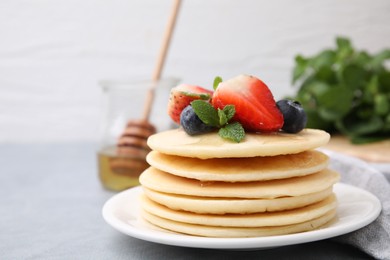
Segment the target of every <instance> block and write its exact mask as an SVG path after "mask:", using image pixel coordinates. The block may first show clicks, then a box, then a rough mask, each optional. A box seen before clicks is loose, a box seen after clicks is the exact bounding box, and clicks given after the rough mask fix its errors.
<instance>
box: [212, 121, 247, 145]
mask: <svg viewBox="0 0 390 260" xmlns="http://www.w3.org/2000/svg"><path fill="white" fill-rule="evenodd" d="M218 134H219V136H220V137H222V138H225V139H229V140H232V141H234V142H236V143H239V142H241V141H242V140H243V139H244V137H245V131H244V128H243V127H242V125H241V124H240V123H238V122H234V123H232V124H227V125H226V126H225V127H222V128H221V129H219V131H218Z"/></svg>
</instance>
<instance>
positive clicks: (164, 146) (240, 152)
mask: <svg viewBox="0 0 390 260" xmlns="http://www.w3.org/2000/svg"><path fill="white" fill-rule="evenodd" d="M329 139H330V135H329V134H328V133H326V132H325V131H322V130H317V129H304V130H302V131H300V132H299V133H296V134H288V133H284V132H275V133H268V134H264V133H261V134H256V133H246V135H245V139H244V140H243V141H241V142H240V143H235V142H231V141H228V140H226V139H223V138H221V137H220V136H219V135H218V134H217V133H216V132H212V133H207V134H202V135H197V136H190V135H188V134H186V133H185V132H184V130H183V129H181V128H178V129H173V130H168V131H165V132H160V133H157V134H154V135H152V136H150V137H149V138H148V145H149V147H150V148H151V149H152V150H155V151H158V152H161V153H164V154H170V155H177V156H183V157H196V158H200V159H209V158H242V157H256V156H275V155H282V154H295V153H300V152H303V151H307V150H312V149H315V148H317V147H320V146H322V145H325V144H327V143H328V141H329Z"/></svg>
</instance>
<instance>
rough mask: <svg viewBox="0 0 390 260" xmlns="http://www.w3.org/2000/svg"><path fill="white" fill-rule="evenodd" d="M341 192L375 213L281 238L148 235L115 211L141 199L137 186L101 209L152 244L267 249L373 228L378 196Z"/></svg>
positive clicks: (110, 220) (355, 189)
mask: <svg viewBox="0 0 390 260" xmlns="http://www.w3.org/2000/svg"><path fill="white" fill-rule="evenodd" d="M340 189H344V190H346V191H347V192H352V193H360V194H362V195H364V197H365V198H366V199H367V201H370V202H371V204H372V206H373V210H372V211H371V212H368V214H365V216H364V218H361V219H359V220H358V221H354V222H353V223H344V224H343V225H342V226H332V225H333V224H331V225H330V226H328V227H325V228H322V229H317V230H312V231H307V232H302V233H295V234H288V235H279V236H269V237H249V238H213V237H199V236H191V235H185V234H179V233H168V232H167V233H165V232H162V231H158V230H151V231H152V232H151V233H149V232H145V230H144V229H140V228H139V227H136V226H132V225H130V224H126V223H124V222H123V221H122V220H120V219H118V218H117V216H116V215H115V214H114V210H116V209H115V207H114V206H115V204H116V203H118V201H119V200H121V199H123V197H127V196H138V195H139V193H141V192H142V187H141V186H136V187H133V188H130V189H127V190H125V191H122V192H120V193H118V194H115V195H114V196H112V197H111V198H110V199H109V200H107V201H106V202H105V204H104V206H103V208H102V215H103V218H104V220H105V221H106V222H107V223H108V224H109V225H110V226H112V227H113V228H114V229H116V230H118V231H119V232H121V233H123V234H126V235H128V236H131V237H134V238H137V239H141V240H145V241H149V242H154V243H159V244H165V245H173V246H182V247H191V248H208V249H265V248H271V247H279V246H286V245H294V244H301V243H307V242H314V241H318V240H323V239H327V238H331V237H335V236H339V235H343V234H346V233H350V232H353V231H355V230H358V229H360V228H362V227H364V226H366V225H368V224H370V223H371V222H373V221H374V220H375V219H376V218H377V217H378V216H379V214H380V212H381V209H382V205H381V203H380V201H379V199H378V198H377V197H376V196H375V195H373V194H372V193H370V192H369V191H366V190H364V189H361V188H358V187H355V186H352V185H349V184H345V183H336V184H335V186H334V192H335V194H336V196H338V190H340ZM136 206H139V205H138V203H136ZM136 206H133V207H136ZM338 209H339V208H338ZM134 210H136V209H135V208H134V209H133V211H134ZM138 213H139V212H138ZM136 218H137V219H138V218H140V216H139V214H138V215H136ZM336 223H337V222H336Z"/></svg>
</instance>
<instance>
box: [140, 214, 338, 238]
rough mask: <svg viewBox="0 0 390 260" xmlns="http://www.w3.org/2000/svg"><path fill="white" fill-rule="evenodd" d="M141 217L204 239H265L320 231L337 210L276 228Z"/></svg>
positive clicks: (153, 216) (150, 216) (143, 215)
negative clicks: (217, 224)
mask: <svg viewBox="0 0 390 260" xmlns="http://www.w3.org/2000/svg"><path fill="white" fill-rule="evenodd" d="M141 215H142V217H143V218H144V219H146V220H147V221H149V222H150V223H152V224H154V225H155V226H158V227H161V228H164V229H167V230H171V231H174V232H179V233H184V234H189V235H194V236H203V237H221V238H228V237H264V236H277V235H286V234H293V233H299V232H305V231H310V230H314V229H318V228H320V227H322V226H324V225H326V224H327V223H329V222H331V220H332V219H334V218H335V215H336V210H334V209H333V210H330V211H329V212H327V213H325V214H324V215H323V216H321V217H319V218H316V219H312V220H309V221H307V222H302V223H298V224H292V225H287V226H276V227H250V228H245V227H217V226H202V225H194V224H188V223H182V222H176V221H172V220H168V219H164V218H161V217H158V216H156V215H153V214H150V213H148V212H146V211H143V210H142V211H141Z"/></svg>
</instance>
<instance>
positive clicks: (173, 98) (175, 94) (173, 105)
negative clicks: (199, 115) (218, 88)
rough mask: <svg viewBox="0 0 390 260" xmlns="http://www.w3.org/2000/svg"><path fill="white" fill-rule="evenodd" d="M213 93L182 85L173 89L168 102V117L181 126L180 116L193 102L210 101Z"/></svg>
mask: <svg viewBox="0 0 390 260" xmlns="http://www.w3.org/2000/svg"><path fill="white" fill-rule="evenodd" d="M212 95H213V91H211V90H208V89H205V88H202V87H199V86H195V85H187V84H181V85H179V86H177V87H174V88H172V89H171V94H170V97H169V102H168V115H169V116H170V117H171V118H172V120H173V121H174V122H175V123H177V124H180V114H181V112H182V111H183V109H184V108H186V107H187V106H188V105H189V104H190V103H191V102H192V101H194V100H197V99H202V100H210V99H211V97H212Z"/></svg>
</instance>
